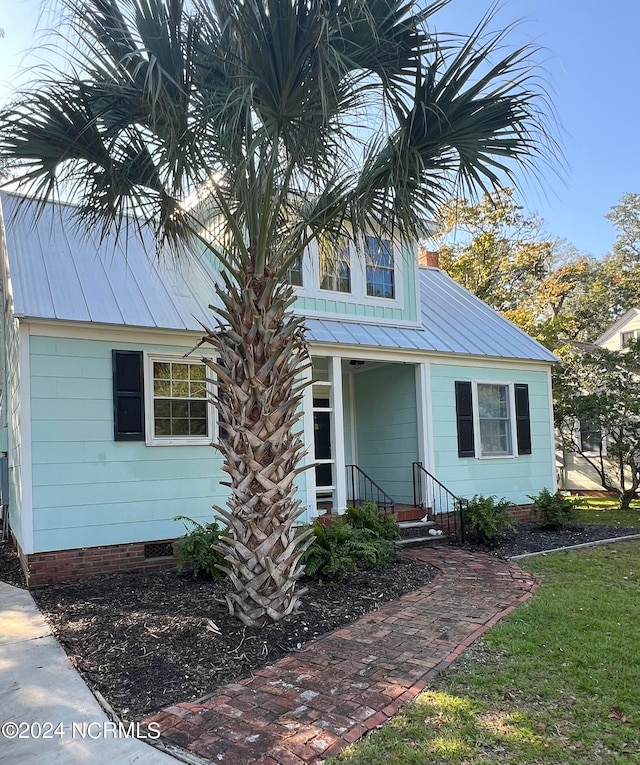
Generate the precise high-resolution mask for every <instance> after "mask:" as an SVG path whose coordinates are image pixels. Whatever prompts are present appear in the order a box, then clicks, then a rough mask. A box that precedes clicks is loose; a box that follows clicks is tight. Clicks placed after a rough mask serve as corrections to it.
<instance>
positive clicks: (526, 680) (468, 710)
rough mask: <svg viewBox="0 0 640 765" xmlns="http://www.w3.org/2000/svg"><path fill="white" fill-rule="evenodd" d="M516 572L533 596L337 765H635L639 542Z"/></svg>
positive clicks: (541, 561) (639, 747)
mask: <svg viewBox="0 0 640 765" xmlns="http://www.w3.org/2000/svg"><path fill="white" fill-rule="evenodd" d="M525 567H526V568H527V569H529V570H531V571H533V572H535V573H536V574H537V575H538V576H540V577H541V579H542V582H543V586H542V587H541V588H540V589H539V590H538V591H537V593H536V595H535V596H534V597H533V598H532V599H531V600H529V601H528V602H527V603H526V604H525V605H524V606H522V607H521V608H520V609H518V610H517V611H515V612H514V613H513V614H511V615H510V616H509V617H508V618H507V619H506V620H505V621H504V622H502V623H501V624H499V625H498V626H497V627H495V628H494V629H493V630H491V631H490V632H489V633H487V635H486V636H485V638H484V639H483V640H482V642H481V643H480V644H479V645H478V644H477V645H476V646H473V647H472V648H471V650H470V652H468V654H463V656H462V657H461V659H460V660H459V661H458V662H457V663H456V664H454V665H453V666H452V667H451V669H450V670H449V671H448V672H447V673H446V675H445V676H443V677H441V678H439V679H438V680H437V681H434V682H433V683H432V685H431V688H430V690H429V692H425V693H423V694H421V695H420V696H419V697H418V698H417V700H416V702H415V703H414V704H413V705H411V706H410V707H408V708H407V709H406V711H404V712H403V713H402V714H399V715H398V716H396V717H395V718H393V719H392V720H390V721H389V723H388V724H387V725H386V726H384V728H382V729H381V730H379V731H376V732H374V733H373V734H372V735H371V736H369V737H368V738H367V739H366V740H365V741H363V742H361V743H359V744H356V745H353V746H352V747H350V748H349V749H348V750H346V751H345V752H344V753H343V754H342V755H341V756H340V757H339V758H338V760H337V762H342V763H351V764H352V765H383V764H384V765H387V763H392V765H426V764H427V763H429V764H437V765H489V764H490V763H501V764H502V765H585V763H588V764H591V763H602V764H603V765H617V764H621V763H627V764H631V763H632V764H633V765H639V764H640V732H639V731H640V542H625V543H615V544H614V545H611V546H608V547H598V548H591V549H587V550H581V551H575V552H569V553H555V554H553V555H547V556H545V557H540V558H532V559H529V560H527V562H526V566H525Z"/></svg>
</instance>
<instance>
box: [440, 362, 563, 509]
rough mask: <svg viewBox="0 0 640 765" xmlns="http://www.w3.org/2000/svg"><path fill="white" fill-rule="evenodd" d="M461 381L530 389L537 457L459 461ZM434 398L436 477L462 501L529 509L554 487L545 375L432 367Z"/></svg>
mask: <svg viewBox="0 0 640 765" xmlns="http://www.w3.org/2000/svg"><path fill="white" fill-rule="evenodd" d="M456 380H477V381H486V382H501V383H526V384H527V385H528V386H529V409H530V415H531V442H532V453H531V454H526V455H518V456H515V457H511V458H502V459H500V458H496V459H474V458H473V457H463V458H461V457H458V444H457V430H456V414H455V411H456V410H455V386H454V383H455V381H456ZM431 395H432V402H431V405H432V417H433V441H434V453H435V469H434V473H435V476H436V478H437V479H438V480H439V481H441V482H442V483H444V485H445V486H447V488H449V489H450V490H451V491H453V492H454V493H455V494H457V495H459V496H462V497H472V496H473V495H474V494H485V495H487V494H488V495H496V496H498V497H506V498H507V499H508V500H509V501H511V502H515V503H526V502H528V501H529V495H533V494H537V493H538V492H539V491H541V490H542V489H543V488H549V489H550V488H551V487H552V485H553V477H554V471H555V458H554V439H553V428H552V424H551V421H550V414H549V413H550V408H549V394H548V383H547V374H546V372H543V371H540V372H531V371H526V372H523V371H519V370H517V369H507V368H501V369H500V370H496V369H489V368H486V367H472V366H469V367H462V366H457V365H456V366H454V365H445V364H434V363H432V364H431Z"/></svg>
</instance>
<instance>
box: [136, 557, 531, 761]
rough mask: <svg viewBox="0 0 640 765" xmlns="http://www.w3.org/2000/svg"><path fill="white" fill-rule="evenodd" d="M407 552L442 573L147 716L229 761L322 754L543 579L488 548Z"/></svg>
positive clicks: (406, 695) (413, 692)
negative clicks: (248, 673) (246, 672)
mask: <svg viewBox="0 0 640 765" xmlns="http://www.w3.org/2000/svg"><path fill="white" fill-rule="evenodd" d="M407 555H408V556H409V557H410V558H413V559H414V560H419V561H423V562H425V563H429V564H430V565H432V566H435V567H436V568H437V569H439V571H440V573H439V575H438V576H437V577H436V578H435V579H434V581H433V582H431V583H430V584H428V585H426V586H425V587H421V588H420V589H418V590H415V591H413V592H411V593H408V594H407V595H404V596H403V597H401V598H400V599H399V600H396V601H393V602H390V603H386V604H385V605H383V606H381V607H380V609H379V610H378V611H375V612H373V613H370V614H367V615H366V616H364V617H362V618H361V619H359V620H358V621H356V622H354V623H353V624H350V625H349V626H347V627H344V628H342V629H339V630H335V631H334V632H331V633H329V634H327V635H326V636H324V637H322V638H320V639H318V640H316V641H313V642H311V643H308V644H307V645H306V646H305V647H304V648H303V649H302V650H301V651H299V652H297V653H294V654H289V655H288V656H287V657H285V658H284V659H282V660H281V661H279V662H277V663H276V664H273V665H271V666H268V667H265V668H263V669H261V670H259V671H257V672H256V673H255V675H254V676H253V677H251V678H247V679H246V680H241V681H240V682H239V683H231V684H230V685H226V686H224V687H222V688H219V689H218V691H217V692H216V693H215V694H214V695H212V696H210V697H206V698H204V699H200V700H198V701H195V702H182V703H179V704H176V705H174V706H171V707H167V708H166V709H164V710H162V711H161V712H159V713H158V714H156V715H154V716H153V717H149V718H148V719H147V720H146V721H145V722H146V723H149V722H156V723H158V724H159V727H160V730H161V734H162V737H163V738H164V739H166V740H168V741H169V742H171V743H173V744H176V745H178V746H180V747H183V748H184V749H187V750H189V751H190V752H193V753H194V754H197V755H199V756H200V757H204V758H205V759H208V760H212V761H213V762H218V763H224V765H254V764H255V765H303V764H304V763H317V762H321V761H322V760H323V759H324V758H326V757H329V756H332V755H335V754H337V753H338V752H339V751H340V750H341V749H343V748H344V747H345V746H347V745H348V744H349V743H351V742H353V741H356V740H357V739H359V738H360V737H361V736H362V735H363V734H364V733H366V732H367V731H369V730H371V729H372V728H375V727H377V726H378V725H381V724H382V723H384V722H386V721H387V720H388V718H389V717H391V716H392V715H394V714H396V712H397V711H398V710H399V709H400V708H401V707H402V706H404V705H405V704H406V703H407V702H409V701H411V700H412V699H414V698H415V697H416V696H417V695H418V693H420V691H422V690H423V689H424V688H425V686H426V685H427V683H428V681H429V680H430V679H431V678H432V677H434V676H435V675H437V674H439V673H440V672H442V671H443V670H444V669H445V668H446V667H448V666H449V664H451V662H453V661H454V660H455V659H456V658H457V657H458V656H459V655H460V654H461V653H462V652H463V651H464V650H465V648H467V647H468V646H469V645H471V643H473V642H474V641H475V640H476V639H477V638H478V637H480V635H482V633H483V632H485V630H487V629H489V628H490V627H491V626H493V625H494V624H495V623H496V622H498V621H499V620H500V619H502V618H503V617H505V616H506V615H507V614H508V613H510V612H511V611H513V610H514V609H515V608H517V606H519V605H520V604H521V603H523V602H524V601H525V600H527V599H528V598H529V597H530V596H531V595H532V593H533V591H534V590H535V588H536V584H535V582H534V580H533V578H532V577H531V575H529V574H527V573H526V572H524V571H522V569H520V568H518V567H517V566H515V565H513V564H510V563H507V562H505V561H503V560H499V559H497V558H492V557H490V556H487V555H481V554H476V553H469V552H466V551H464V550H460V549H458V548H452V547H446V546H442V547H435V548H427V549H424V550H413V551H411V552H408V553H407Z"/></svg>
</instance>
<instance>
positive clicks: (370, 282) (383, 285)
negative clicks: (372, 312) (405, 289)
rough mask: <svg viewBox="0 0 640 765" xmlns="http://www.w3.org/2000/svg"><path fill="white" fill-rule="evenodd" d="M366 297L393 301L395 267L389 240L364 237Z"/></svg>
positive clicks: (394, 294)
mask: <svg viewBox="0 0 640 765" xmlns="http://www.w3.org/2000/svg"><path fill="white" fill-rule="evenodd" d="M365 245H366V270H367V295H369V296H370V297H378V298H387V299H390V300H393V299H394V298H395V296H396V293H395V266H394V262H393V250H392V249H391V241H390V240H389V239H379V238H378V237H376V236H367V237H365Z"/></svg>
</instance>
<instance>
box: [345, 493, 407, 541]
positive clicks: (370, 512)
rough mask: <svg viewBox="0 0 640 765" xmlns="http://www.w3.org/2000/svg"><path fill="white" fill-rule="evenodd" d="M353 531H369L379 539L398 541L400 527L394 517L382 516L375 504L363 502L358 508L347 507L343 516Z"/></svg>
mask: <svg viewBox="0 0 640 765" xmlns="http://www.w3.org/2000/svg"><path fill="white" fill-rule="evenodd" d="M344 518H345V520H346V522H347V523H349V524H350V525H351V526H353V528H354V529H369V531H371V532H373V534H375V536H376V537H379V538H380V539H390V540H394V539H399V537H400V526H398V520H397V518H396V516H395V515H382V514H381V513H380V510H379V509H378V506H377V505H376V503H375V502H363V503H362V504H361V505H358V507H351V506H349V507H347V511H346V513H345V514H344Z"/></svg>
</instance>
